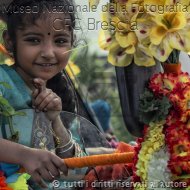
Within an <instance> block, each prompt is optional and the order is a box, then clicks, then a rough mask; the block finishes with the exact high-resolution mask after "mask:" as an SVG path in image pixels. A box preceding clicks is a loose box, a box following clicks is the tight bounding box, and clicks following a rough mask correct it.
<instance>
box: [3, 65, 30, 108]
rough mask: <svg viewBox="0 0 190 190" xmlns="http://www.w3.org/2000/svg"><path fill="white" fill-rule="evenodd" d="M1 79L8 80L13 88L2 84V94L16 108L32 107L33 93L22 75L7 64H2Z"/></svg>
mask: <svg viewBox="0 0 190 190" xmlns="http://www.w3.org/2000/svg"><path fill="white" fill-rule="evenodd" d="M0 81H1V82H6V83H8V84H9V85H10V86H11V89H8V88H6V87H4V86H3V85H0V94H1V95H2V96H3V97H4V98H6V99H7V100H8V101H9V103H10V104H11V106H12V107H14V109H15V110H21V109H27V108H31V93H30V91H29V88H28V87H27V85H26V84H25V82H24V81H23V80H22V78H21V77H20V75H18V73H17V72H16V71H15V70H14V69H13V68H12V67H9V66H7V65H0Z"/></svg>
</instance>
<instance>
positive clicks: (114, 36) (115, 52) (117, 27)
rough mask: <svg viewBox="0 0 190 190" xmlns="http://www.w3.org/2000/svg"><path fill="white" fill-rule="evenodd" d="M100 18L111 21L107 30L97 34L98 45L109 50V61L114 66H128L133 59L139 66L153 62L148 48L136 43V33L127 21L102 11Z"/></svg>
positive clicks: (152, 63)
mask: <svg viewBox="0 0 190 190" xmlns="http://www.w3.org/2000/svg"><path fill="white" fill-rule="evenodd" d="M102 20H103V21H105V22H107V23H111V22H112V26H111V25H110V28H108V30H101V31H100V35H99V45H100V47H101V48H102V49H104V50H108V51H109V54H108V62H109V63H111V64H112V65H115V66H128V65H129V64H131V62H132V60H133V59H134V62H135V64H137V65H139V66H152V65H154V64H155V60H154V58H153V56H152V55H151V52H150V50H149V48H148V47H145V46H143V45H142V44H140V43H138V38H137V35H136V33H135V32H134V31H131V30H130V26H129V23H125V22H123V21H122V20H121V19H120V18H119V17H116V16H112V15H111V14H109V13H103V16H102ZM113 23H114V24H113ZM113 26H114V28H113Z"/></svg>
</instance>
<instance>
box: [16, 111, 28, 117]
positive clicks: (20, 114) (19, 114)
mask: <svg viewBox="0 0 190 190" xmlns="http://www.w3.org/2000/svg"><path fill="white" fill-rule="evenodd" d="M14 115H18V116H26V113H25V112H21V111H15V113H14Z"/></svg>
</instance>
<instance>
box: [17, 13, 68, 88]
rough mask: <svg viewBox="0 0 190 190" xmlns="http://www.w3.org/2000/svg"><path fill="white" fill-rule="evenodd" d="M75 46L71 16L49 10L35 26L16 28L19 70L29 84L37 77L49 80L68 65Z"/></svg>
mask: <svg viewBox="0 0 190 190" xmlns="http://www.w3.org/2000/svg"><path fill="white" fill-rule="evenodd" d="M71 46H72V32H71V31H70V30H69V27H68V17H67V18H66V17H63V14H59V13H54V14H49V13H46V14H45V17H44V16H43V17H42V18H39V19H38V20H36V24H35V25H31V26H27V27H25V28H24V29H23V30H20V29H19V30H17V31H16V55H17V57H16V60H17V67H16V70H17V72H18V73H19V74H20V75H21V77H22V78H23V79H24V80H25V82H26V83H27V84H28V85H29V86H30V85H31V81H32V79H33V78H41V79H44V80H46V81H47V80H49V79H51V78H52V77H53V76H55V75H56V74H57V73H58V72H60V71H61V70H63V69H64V68H65V66H66V65H67V62H68V59H69V54H70V53H69V52H70V51H69V50H70V49H71Z"/></svg>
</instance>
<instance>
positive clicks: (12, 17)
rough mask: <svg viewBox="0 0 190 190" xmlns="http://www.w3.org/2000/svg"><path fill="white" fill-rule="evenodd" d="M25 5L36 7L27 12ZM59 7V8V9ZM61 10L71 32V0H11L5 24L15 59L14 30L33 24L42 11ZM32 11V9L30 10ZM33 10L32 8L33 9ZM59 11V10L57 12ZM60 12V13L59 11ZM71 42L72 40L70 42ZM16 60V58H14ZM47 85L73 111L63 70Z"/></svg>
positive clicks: (73, 15)
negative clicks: (66, 18)
mask: <svg viewBox="0 0 190 190" xmlns="http://www.w3.org/2000/svg"><path fill="white" fill-rule="evenodd" d="M27 7H29V8H30V9H32V8H33V7H36V8H37V9H36V11H35V13H34V12H31V13H28V12H27V11H26V10H27ZM29 8H28V9H29ZM60 8H61V9H60ZM55 9H57V11H58V12H59V11H62V12H63V13H62V14H63V15H65V14H67V15H69V16H70V19H69V20H70V22H69V23H70V28H69V29H70V30H71V32H72V33H73V30H74V28H75V12H76V11H75V5H74V2H73V0H13V2H12V3H11V4H10V5H9V6H8V8H7V11H6V14H7V15H6V20H5V21H6V24H7V31H8V34H9V36H10V38H11V40H12V42H13V45H14V47H13V55H14V57H15V59H16V30H17V29H23V28H25V27H26V26H30V25H33V24H35V22H36V20H37V19H39V18H40V17H43V16H44V17H45V16H47V15H46V14H43V13H48V12H51V11H52V12H53V11H55ZM31 11H32V10H31ZM33 11H34V10H33ZM59 13H60V12H59ZM60 14H61V13H60ZM72 43H73V42H72ZM15 61H16V60H15ZM47 87H48V88H51V89H52V90H53V91H54V92H55V93H56V94H57V95H58V96H59V97H60V98H61V99H62V107H63V110H65V111H69V112H74V110H75V102H74V93H73V91H72V89H71V86H69V81H68V80H67V75H64V72H60V73H58V74H57V75H56V76H54V77H53V78H52V79H50V80H49V81H48V82H47Z"/></svg>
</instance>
